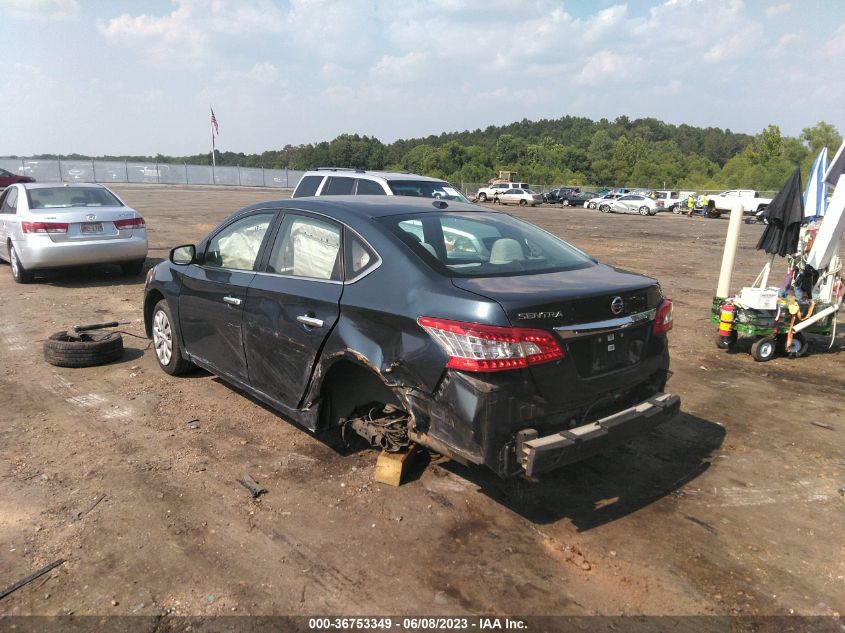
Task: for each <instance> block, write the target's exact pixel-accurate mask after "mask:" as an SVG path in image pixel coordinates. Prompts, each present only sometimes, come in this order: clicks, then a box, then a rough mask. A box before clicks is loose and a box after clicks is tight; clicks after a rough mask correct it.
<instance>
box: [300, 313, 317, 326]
mask: <svg viewBox="0 0 845 633" xmlns="http://www.w3.org/2000/svg"><path fill="white" fill-rule="evenodd" d="M296 320H297V321H299V322H300V323H302V324H303V325H307V326H308V327H323V320H322V319H315V318H314V317H310V316H308V315H306V314H302V315H300V316H298V317H296Z"/></svg>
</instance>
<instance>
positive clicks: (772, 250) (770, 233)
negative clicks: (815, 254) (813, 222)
mask: <svg viewBox="0 0 845 633" xmlns="http://www.w3.org/2000/svg"><path fill="white" fill-rule="evenodd" d="M803 191H804V189H803V187H802V186H801V168H800V167H796V168H795V171H794V172H792V175H791V176H790V177H789V180H787V181H786V184H785V185H784V186H783V189H781V190H780V191H778V195H776V196H775V198H774V200H772V201H771V203H770V204H769V207H768V208H767V209H766V210H765V211H764V212H763V217H764V218H766V219H767V220H768V221H769V224H768V226H767V227H766V230H765V231H763V234H762V235H761V236H760V241H759V242H757V249H758V250H764V251H766V252H767V253H769V254H771V255H780V256H781V257H783V256H785V255H792V254H793V253H794V252H795V250H796V249H797V248H798V234H799V232H800V231H801V223H802V222H803V221H804V194H803Z"/></svg>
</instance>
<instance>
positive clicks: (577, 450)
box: [516, 393, 681, 477]
mask: <svg viewBox="0 0 845 633" xmlns="http://www.w3.org/2000/svg"><path fill="white" fill-rule="evenodd" d="M680 408H681V398H680V397H679V396H677V395H675V394H670V393H658V394H655V395H654V396H652V397H651V398H649V399H647V400H644V401H642V402H640V403H639V404H636V405H634V406H631V407H628V408H627V409H623V410H622V411H619V412H617V413H613V414H611V415H608V416H606V417H603V418H600V419H599V420H596V421H595V422H591V423H590V424H585V425H583V426H579V427H576V428H573V429H570V430H564V431H560V432H558V433H554V434H553V435H546V436H543V437H538V433H537V431H536V430H535V429H523V430H521V431H519V432H518V433H517V438H516V459H517V462H518V464H519V465H520V466H521V467H522V469H523V471H524V472H525V475H526V476H527V477H535V476H537V475H540V474H542V473H546V472H549V471H551V470H554V469H556V468H560V467H561V466H565V465H566V464H570V463H572V462H577V461H580V460H582V459H586V458H587V457H590V456H591V455H593V454H595V453H598V452H601V451H603V450H606V449H608V448H611V447H613V446H616V445H618V444H622V443H624V442H626V441H628V440H630V439H633V438H634V437H636V436H638V435H641V434H643V433H646V432H648V431H650V430H651V429H653V428H654V427H656V426H657V425H659V424H662V423H664V422H668V421H669V420H671V419H672V418H674V417H675V416H676V415H677V414H678V413H679V411H680Z"/></svg>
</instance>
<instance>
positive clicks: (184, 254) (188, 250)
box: [170, 244, 197, 266]
mask: <svg viewBox="0 0 845 633" xmlns="http://www.w3.org/2000/svg"><path fill="white" fill-rule="evenodd" d="M196 259H197V247H196V246H194V245H193V244H185V245H184V246H177V247H176V248H174V249H172V250H171V251H170V261H171V263H173V264H176V265H178V266H187V265H188V264H193V263H194V262H195V261H196Z"/></svg>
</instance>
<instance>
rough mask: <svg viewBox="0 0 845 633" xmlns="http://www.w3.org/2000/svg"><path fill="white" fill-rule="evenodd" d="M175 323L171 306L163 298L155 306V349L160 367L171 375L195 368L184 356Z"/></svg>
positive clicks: (153, 328)
mask: <svg viewBox="0 0 845 633" xmlns="http://www.w3.org/2000/svg"><path fill="white" fill-rule="evenodd" d="M173 323H174V321H173V315H172V314H171V313H170V307H169V306H168V305H167V301H166V300H165V299H162V300H161V301H159V302H158V303H157V304H156V306H155V308H153V327H152V330H153V349H154V350H155V355H156V360H157V361H158V365H159V367H161V368H162V370H164V372H165V373H167V374H170V375H171V376H178V375H179V374H184V373H186V372H188V371H190V370H191V369H193V367H194V364H193V363H192V362H191V361H189V360H186V359H185V358H184V357H183V356H182V351H181V347H182V345H181V341H180V340H179V335H178V334H177V333H176V330H175V329H174V328H173Z"/></svg>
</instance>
